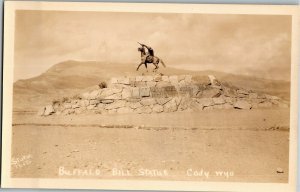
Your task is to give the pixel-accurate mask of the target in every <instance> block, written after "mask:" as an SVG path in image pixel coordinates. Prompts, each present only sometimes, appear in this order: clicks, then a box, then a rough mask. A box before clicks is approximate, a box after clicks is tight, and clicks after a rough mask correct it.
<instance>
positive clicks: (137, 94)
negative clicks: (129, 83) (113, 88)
mask: <svg viewBox="0 0 300 192" xmlns="http://www.w3.org/2000/svg"><path fill="white" fill-rule="evenodd" d="M131 96H132V97H133V98H140V89H139V88H137V87H135V88H133V89H132V95H131Z"/></svg>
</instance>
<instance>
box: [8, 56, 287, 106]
mask: <svg viewBox="0 0 300 192" xmlns="http://www.w3.org/2000/svg"><path fill="white" fill-rule="evenodd" d="M136 67H137V66H136V65H133V64H124V63H122V64H118V63H117V64H116V63H103V62H96V61H86V62H79V61H72V60H70V61H65V62H62V63H59V64H56V65H54V66H52V67H51V68H50V69H48V70H47V71H46V72H44V73H43V74H41V75H39V76H37V77H34V78H30V79H25V80H18V81H17V82H15V83H14V110H16V111H31V110H32V111H35V110H36V109H37V108H39V107H40V106H43V105H45V104H46V103H49V102H51V101H52V100H53V99H54V98H61V97H64V96H70V95H73V94H75V93H77V92H81V91H82V90H83V89H87V88H89V87H91V86H95V85H97V84H99V83H100V82H101V81H107V80H109V79H110V78H111V77H118V76H135V75H142V73H144V74H145V75H147V72H146V70H145V67H144V66H142V67H141V68H140V71H138V72H137V71H135V69H136ZM153 68H154V67H153V65H149V66H148V69H149V74H151V75H153V73H152V72H150V71H152V70H153ZM159 72H160V73H162V74H164V75H181V74H190V75H194V76H196V75H199V76H202V75H209V74H212V75H214V76H216V78H217V79H218V80H219V81H221V82H222V83H227V84H229V85H231V86H236V87H243V88H245V89H251V90H255V91H257V92H264V93H269V94H271V95H277V96H279V97H281V98H283V99H287V100H289V95H290V82H287V81H278V80H268V79H260V78H254V77H249V76H242V75H233V74H228V73H222V72H216V71H189V70H181V69H176V68H172V67H170V66H167V68H163V67H162V66H161V67H160V68H159Z"/></svg>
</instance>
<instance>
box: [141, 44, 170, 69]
mask: <svg viewBox="0 0 300 192" xmlns="http://www.w3.org/2000/svg"><path fill="white" fill-rule="evenodd" d="M141 45H142V47H139V48H138V51H140V52H141V63H140V64H139V66H138V67H137V69H136V70H137V71H138V70H139V68H140V66H141V65H145V67H146V69H147V64H151V63H152V64H153V65H155V68H154V69H153V72H155V71H157V69H158V68H159V67H158V64H159V62H161V64H162V65H163V66H164V67H166V65H165V63H164V62H163V60H162V59H160V58H158V57H156V56H151V55H150V54H147V53H146V51H145V48H144V45H143V44H141ZM147 48H148V47H147Z"/></svg>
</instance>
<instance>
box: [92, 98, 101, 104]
mask: <svg viewBox="0 0 300 192" xmlns="http://www.w3.org/2000/svg"><path fill="white" fill-rule="evenodd" d="M98 103H100V101H99V100H96V99H93V100H90V102H89V104H90V105H96V104H98Z"/></svg>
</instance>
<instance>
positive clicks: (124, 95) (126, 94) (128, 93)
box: [121, 88, 131, 99]
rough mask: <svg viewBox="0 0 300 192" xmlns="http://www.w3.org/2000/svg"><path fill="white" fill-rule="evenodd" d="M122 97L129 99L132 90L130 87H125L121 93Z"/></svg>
mask: <svg viewBox="0 0 300 192" xmlns="http://www.w3.org/2000/svg"><path fill="white" fill-rule="evenodd" d="M121 97H122V99H128V98H130V97H131V90H130V89H126V88H125V89H123V91H122V95H121Z"/></svg>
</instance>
